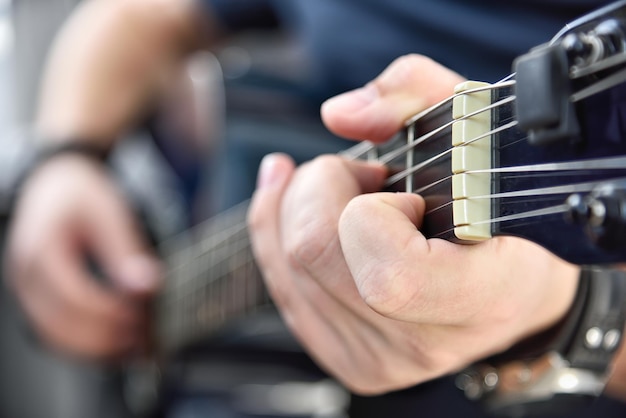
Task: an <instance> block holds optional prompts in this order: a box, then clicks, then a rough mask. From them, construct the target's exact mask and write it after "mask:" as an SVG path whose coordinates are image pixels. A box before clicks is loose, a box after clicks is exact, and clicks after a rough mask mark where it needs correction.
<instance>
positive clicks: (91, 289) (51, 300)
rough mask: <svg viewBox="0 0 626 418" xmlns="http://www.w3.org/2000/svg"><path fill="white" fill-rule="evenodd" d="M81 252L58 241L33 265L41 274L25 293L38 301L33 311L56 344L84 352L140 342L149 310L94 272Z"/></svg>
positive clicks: (109, 351)
mask: <svg viewBox="0 0 626 418" xmlns="http://www.w3.org/2000/svg"><path fill="white" fill-rule="evenodd" d="M81 255H82V254H80V253H79V252H77V251H76V249H75V248H72V247H71V246H70V245H63V244H57V245H56V246H55V247H54V248H51V249H50V251H49V253H47V254H46V255H45V256H44V257H43V259H42V261H41V264H40V265H38V267H37V268H36V269H35V270H34V271H33V273H34V276H35V277H37V280H36V281H32V280H31V282H30V283H31V288H30V289H28V290H27V291H26V292H25V294H26V296H27V297H30V300H31V304H32V303H35V304H37V305H38V306H37V309H35V310H34V311H33V312H34V313H35V314H38V320H39V321H40V322H42V323H41V324H40V325H47V326H43V327H40V329H41V330H42V332H43V333H44V335H48V336H49V338H50V340H51V341H50V342H51V343H52V344H53V345H54V346H57V347H59V348H63V349H65V350H66V351H70V352H73V353H76V354H79V355H82V356H88V357H99V356H101V355H106V356H109V355H113V354H118V353H120V352H124V351H126V350H128V349H129V347H130V346H131V345H136V344H138V343H139V342H140V339H141V337H142V335H143V334H142V333H141V329H143V327H144V326H145V325H146V321H147V318H146V315H145V314H146V312H145V311H144V309H143V306H141V304H138V303H137V302H135V301H133V300H131V299H128V298H124V297H121V296H120V295H119V293H117V292H115V290H114V289H111V288H107V287H104V286H102V285H101V284H100V283H98V282H96V281H95V280H93V278H92V277H89V276H88V274H87V273H86V272H85V270H84V268H83V264H82V260H81ZM31 306H32V305H31Z"/></svg>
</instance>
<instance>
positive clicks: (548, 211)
mask: <svg viewBox="0 0 626 418" xmlns="http://www.w3.org/2000/svg"><path fill="white" fill-rule="evenodd" d="M568 209H569V208H568V206H567V205H565V204H560V205H555V206H550V207H547V208H542V209H536V210H530V211H527V212H521V213H516V214H513V215H506V216H500V217H497V218H492V219H486V220H484V221H478V222H472V223H470V224H466V225H458V226H473V225H483V224H494V223H503V222H507V221H513V220H521V219H530V218H536V217H539V216H546V215H555V214H561V213H565V212H567V211H568ZM455 228H456V227H453V228H450V229H446V230H445V231H442V232H438V233H437V234H434V235H433V238H439V237H445V236H446V235H449V234H451V233H453V232H454V230H455Z"/></svg>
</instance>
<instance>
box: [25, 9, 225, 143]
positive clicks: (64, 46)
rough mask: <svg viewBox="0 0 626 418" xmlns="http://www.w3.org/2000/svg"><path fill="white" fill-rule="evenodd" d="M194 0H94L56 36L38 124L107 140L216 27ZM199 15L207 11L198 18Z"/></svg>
mask: <svg viewBox="0 0 626 418" xmlns="http://www.w3.org/2000/svg"><path fill="white" fill-rule="evenodd" d="M197 7H198V6H197V5H195V2H193V1H191V0H132V1H131V0H90V1H87V2H85V3H84V4H83V5H81V6H79V7H78V8H77V10H76V11H75V13H74V14H73V15H72V16H71V17H70V19H69V20H68V22H67V24H66V25H65V26H64V28H63V29H62V31H61V32H60V34H59V36H58V38H57V39H56V41H55V43H54V45H53V48H52V51H51V54H50V57H49V60H48V63H47V66H46V69H45V71H44V77H43V81H42V83H43V84H42V88H41V95H40V101H39V109H38V116H37V121H36V124H37V129H38V130H39V131H40V133H41V134H42V136H43V137H45V138H47V139H48V140H67V139H69V138H71V139H73V140H77V139H81V140H89V141H93V142H94V143H97V145H100V146H102V147H108V146H110V145H111V143H112V142H113V141H114V140H115V139H117V138H118V137H119V136H120V134H121V133H123V132H124V131H126V130H127V129H129V128H130V127H132V126H133V124H134V123H136V122H137V121H138V120H139V119H140V118H141V117H142V116H143V115H145V113H146V112H147V111H148V110H149V109H150V106H151V105H152V104H153V103H154V99H155V98H156V97H157V96H158V94H159V92H160V91H161V89H162V88H163V86H164V85H165V84H166V83H167V82H168V81H169V79H170V78H171V76H172V74H173V73H174V72H175V70H176V69H177V68H178V67H179V65H180V64H181V62H182V61H183V59H184V58H185V57H186V56H187V55H188V54H189V53H190V52H192V51H193V50H194V49H197V48H200V47H202V46H203V45H206V44H208V43H210V42H211V41H212V40H214V39H215V38H216V37H217V34H218V30H217V29H216V28H215V25H213V24H212V22H211V21H210V18H209V17H208V16H205V14H204V13H203V14H201V13H198V10H197ZM199 16H202V17H199Z"/></svg>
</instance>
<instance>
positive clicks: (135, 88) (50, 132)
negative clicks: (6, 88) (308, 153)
mask: <svg viewBox="0 0 626 418" xmlns="http://www.w3.org/2000/svg"><path fill="white" fill-rule="evenodd" d="M197 7H199V4H198V2H195V1H194V0H85V1H83V2H81V4H80V5H79V6H77V8H76V10H75V11H74V13H73V14H72V15H71V16H70V18H69V19H68V21H67V22H66V23H65V25H64V26H63V28H62V29H61V30H60V32H59V34H58V36H57V37H56V39H55V41H54V43H53V46H52V49H51V53H50V57H49V59H48V62H47V64H46V69H45V71H44V75H43V83H42V89H41V91H40V99H39V107H38V115H37V121H36V128H37V130H38V132H39V133H40V135H39V136H40V137H41V139H42V142H44V143H43V144H42V146H43V147H47V146H50V145H51V144H54V143H63V142H65V141H74V142H81V141H83V142H89V143H90V144H91V145H92V146H95V147H99V148H102V149H108V148H111V147H112V146H113V144H114V142H115V141H117V140H118V139H119V138H120V137H121V136H122V135H123V134H124V133H125V132H126V131H128V130H129V129H130V128H131V127H132V126H133V125H134V124H136V123H137V121H139V120H141V119H142V118H143V117H144V116H145V115H146V114H147V113H148V111H149V109H150V108H151V107H152V106H154V104H155V103H156V102H157V99H158V97H159V96H160V94H161V93H162V92H163V91H164V89H165V88H166V86H167V85H168V84H169V83H170V81H171V78H172V77H173V76H175V75H176V74H178V69H179V68H180V66H181V65H182V63H183V62H184V60H185V58H186V57H187V56H188V55H189V54H190V53H191V52H193V51H194V50H196V49H198V48H200V47H204V46H207V45H209V44H210V43H211V42H212V41H213V40H214V39H215V38H216V37H217V36H218V34H217V32H218V31H219V30H218V29H217V27H218V25H217V24H216V22H213V21H212V20H211V19H210V17H209V16H208V13H205V11H203V12H201V13H199V11H198V10H197ZM199 16H202V17H203V18H204V17H207V19H208V21H207V20H204V19H203V20H202V21H201V22H200V21H199V19H200V18H199ZM205 28H206V29H205ZM212 29H215V31H212ZM13 218H14V219H13V221H12V225H11V236H10V239H9V242H8V248H7V255H6V258H7V260H6V265H7V269H6V272H5V273H6V274H5V275H6V276H7V277H8V280H9V281H10V283H11V284H12V287H13V288H14V289H15V291H16V294H17V297H18V299H19V300H20V301H21V302H22V305H23V308H24V310H25V311H26V313H27V315H28V316H29V317H30V318H31V319H32V320H33V324H34V325H35V328H36V329H35V331H36V332H37V334H39V335H40V336H41V337H42V340H43V341H44V342H45V343H47V344H49V345H51V346H53V347H54V348H56V349H58V350H60V351H62V352H65V353H70V354H74V355H78V356H80V357H86V358H89V359H102V358H104V359H109V358H118V357H120V356H125V355H127V354H128V353H129V352H131V351H136V350H141V348H142V345H143V343H144V342H145V339H143V338H142V336H144V335H145V334H146V333H145V332H144V331H145V329H146V327H145V325H146V321H147V320H148V318H147V315H146V305H147V303H148V300H149V298H150V296H152V295H153V294H154V293H155V292H156V291H157V290H158V287H159V282H160V276H161V271H160V266H159V263H158V262H157V261H156V260H155V258H154V256H153V254H152V253H151V252H150V251H149V249H148V247H147V246H146V244H145V242H144V241H145V239H144V238H143V231H141V230H140V229H139V228H137V226H136V220H134V219H133V214H132V212H131V210H130V209H129V208H128V206H127V204H126V202H125V201H124V198H123V196H122V194H121V193H120V192H119V191H118V190H117V189H116V187H115V186H114V184H113V182H112V181H111V179H110V178H109V174H108V173H107V172H106V170H104V169H103V167H102V166H101V163H99V162H96V161H93V160H91V159H90V158H85V157H80V156H77V155H72V156H70V155H67V156H57V157H54V158H53V159H52V160H49V161H47V162H46V163H44V165H43V166H41V167H38V168H37V169H36V170H35V171H34V174H33V175H31V176H30V177H29V179H28V181H27V182H26V184H25V187H24V188H23V189H22V190H21V193H20V198H19V201H18V204H17V205H16V210H15V213H14V216H13ZM86 256H91V257H93V258H95V261H96V262H97V264H98V265H99V268H100V269H101V270H102V272H103V274H104V275H105V278H106V279H105V280H104V283H103V282H102V281H100V282H98V281H97V280H96V279H95V277H93V276H94V275H93V274H92V273H91V272H90V270H89V268H88V266H87V262H86Z"/></svg>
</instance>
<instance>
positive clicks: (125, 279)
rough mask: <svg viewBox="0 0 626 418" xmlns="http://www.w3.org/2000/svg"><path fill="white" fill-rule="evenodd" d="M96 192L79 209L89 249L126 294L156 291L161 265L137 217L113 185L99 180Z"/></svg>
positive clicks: (140, 294) (142, 295)
mask: <svg viewBox="0 0 626 418" xmlns="http://www.w3.org/2000/svg"><path fill="white" fill-rule="evenodd" d="M98 190H99V193H97V194H94V196H92V199H90V200H89V201H88V202H85V203H86V204H88V205H89V208H88V210H84V211H82V212H81V215H83V216H84V219H82V222H83V226H84V227H83V228H82V229H81V231H82V233H83V234H84V237H83V239H84V240H85V241H86V244H87V246H88V248H91V249H93V251H94V254H93V255H94V256H95V257H96V259H97V261H98V262H99V263H101V264H102V266H101V267H102V268H103V270H104V273H105V274H106V275H107V276H108V278H110V280H111V281H112V282H113V284H114V285H115V286H117V287H118V288H119V289H120V290H122V291H123V292H124V293H125V294H126V295H129V296H135V297H147V296H151V295H153V294H155V293H156V291H157V290H158V289H159V287H160V284H161V280H162V267H161V264H160V263H159V261H158V259H157V258H156V257H155V256H154V254H153V252H152V251H151V250H150V249H149V248H148V245H147V242H146V238H145V233H144V232H143V231H142V230H141V229H140V228H139V226H138V223H137V220H136V217H135V216H134V214H133V213H132V211H131V210H130V208H129V207H128V206H127V205H126V202H125V200H124V199H123V197H122V196H121V195H120V194H119V192H118V191H117V190H115V189H114V187H113V186H112V184H110V183H108V182H102V184H100V187H99V188H98Z"/></svg>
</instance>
